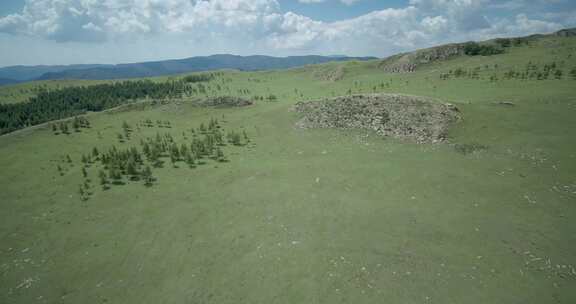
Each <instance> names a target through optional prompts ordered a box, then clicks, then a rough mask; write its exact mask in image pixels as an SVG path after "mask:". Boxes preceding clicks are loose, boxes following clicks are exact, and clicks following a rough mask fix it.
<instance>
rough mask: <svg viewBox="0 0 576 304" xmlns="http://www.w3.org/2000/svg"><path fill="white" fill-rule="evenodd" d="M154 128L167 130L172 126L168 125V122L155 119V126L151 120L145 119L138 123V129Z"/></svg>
mask: <svg viewBox="0 0 576 304" xmlns="http://www.w3.org/2000/svg"><path fill="white" fill-rule="evenodd" d="M154 126H156V127H158V128H168V129H170V128H172V125H171V124H170V121H168V120H164V121H162V120H160V119H157V120H156V125H154V122H153V121H152V119H150V118H147V119H145V120H143V121H140V122H139V123H138V127H144V128H153V127H154Z"/></svg>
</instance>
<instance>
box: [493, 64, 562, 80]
mask: <svg viewBox="0 0 576 304" xmlns="http://www.w3.org/2000/svg"><path fill="white" fill-rule="evenodd" d="M562 65H563V63H560V64H557V63H556V62H552V63H547V64H544V65H537V64H535V63H532V62H528V63H527V64H526V67H525V69H524V70H523V71H522V70H520V71H517V70H509V71H507V72H505V73H504V76H503V77H504V78H505V79H521V80H546V79H557V80H560V79H563V78H564V72H563V70H562V69H561V68H560V67H561V66H562Z"/></svg>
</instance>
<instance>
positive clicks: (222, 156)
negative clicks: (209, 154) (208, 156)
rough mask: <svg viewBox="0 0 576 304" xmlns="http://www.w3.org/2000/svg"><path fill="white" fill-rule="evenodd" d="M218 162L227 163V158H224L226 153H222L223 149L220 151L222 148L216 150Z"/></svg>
mask: <svg viewBox="0 0 576 304" xmlns="http://www.w3.org/2000/svg"><path fill="white" fill-rule="evenodd" d="M216 160H218V161H219V162H225V161H226V157H225V156H224V152H223V151H222V149H220V147H218V148H216Z"/></svg>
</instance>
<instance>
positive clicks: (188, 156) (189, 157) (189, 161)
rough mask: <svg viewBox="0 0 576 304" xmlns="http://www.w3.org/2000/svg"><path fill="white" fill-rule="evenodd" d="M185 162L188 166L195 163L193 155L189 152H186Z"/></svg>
mask: <svg viewBox="0 0 576 304" xmlns="http://www.w3.org/2000/svg"><path fill="white" fill-rule="evenodd" d="M186 163H187V164H188V166H189V167H190V168H193V167H194V166H195V165H196V163H195V161H194V155H193V154H192V153H191V152H188V153H186Z"/></svg>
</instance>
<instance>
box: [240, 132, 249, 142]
mask: <svg viewBox="0 0 576 304" xmlns="http://www.w3.org/2000/svg"><path fill="white" fill-rule="evenodd" d="M242 134H243V135H244V141H245V142H247V143H248V142H250V139H249V138H248V134H246V131H245V130H243V131H242Z"/></svg>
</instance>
